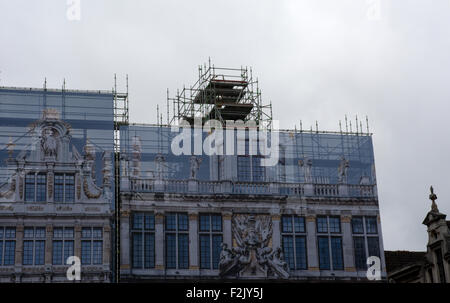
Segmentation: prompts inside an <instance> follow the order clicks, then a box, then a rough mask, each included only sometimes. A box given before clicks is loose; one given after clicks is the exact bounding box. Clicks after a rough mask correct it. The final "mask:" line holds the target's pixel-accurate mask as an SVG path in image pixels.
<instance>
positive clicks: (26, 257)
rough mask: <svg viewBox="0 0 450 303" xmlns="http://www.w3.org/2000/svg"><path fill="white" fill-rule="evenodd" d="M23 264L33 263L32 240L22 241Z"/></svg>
mask: <svg viewBox="0 0 450 303" xmlns="http://www.w3.org/2000/svg"><path fill="white" fill-rule="evenodd" d="M23 265H33V241H23Z"/></svg>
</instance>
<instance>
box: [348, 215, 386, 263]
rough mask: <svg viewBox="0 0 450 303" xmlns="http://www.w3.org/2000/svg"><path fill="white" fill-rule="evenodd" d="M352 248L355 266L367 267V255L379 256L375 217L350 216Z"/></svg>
mask: <svg viewBox="0 0 450 303" xmlns="http://www.w3.org/2000/svg"><path fill="white" fill-rule="evenodd" d="M352 233H353V249H354V254H355V267H356V269H358V270H366V269H367V257H370V256H377V257H380V242H379V237H378V227H377V217H373V216H371V217H363V216H355V217H352Z"/></svg>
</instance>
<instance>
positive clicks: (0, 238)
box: [0, 227, 3, 240]
mask: <svg viewBox="0 0 450 303" xmlns="http://www.w3.org/2000/svg"><path fill="white" fill-rule="evenodd" d="M0 240H3V227H0Z"/></svg>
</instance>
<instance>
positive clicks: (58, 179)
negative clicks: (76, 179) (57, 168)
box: [53, 174, 64, 202]
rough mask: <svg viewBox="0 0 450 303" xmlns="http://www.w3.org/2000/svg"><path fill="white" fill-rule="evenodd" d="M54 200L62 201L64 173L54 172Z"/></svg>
mask: <svg viewBox="0 0 450 303" xmlns="http://www.w3.org/2000/svg"><path fill="white" fill-rule="evenodd" d="M53 199H54V200H55V202H64V174H55V189H54V197H53Z"/></svg>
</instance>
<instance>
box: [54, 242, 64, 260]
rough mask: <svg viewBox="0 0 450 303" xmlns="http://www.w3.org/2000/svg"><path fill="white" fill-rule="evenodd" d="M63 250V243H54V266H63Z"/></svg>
mask: <svg viewBox="0 0 450 303" xmlns="http://www.w3.org/2000/svg"><path fill="white" fill-rule="evenodd" d="M62 249H63V241H61V240H57V241H53V258H52V263H53V265H61V264H62Z"/></svg>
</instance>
